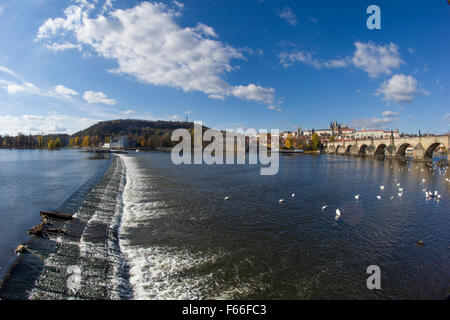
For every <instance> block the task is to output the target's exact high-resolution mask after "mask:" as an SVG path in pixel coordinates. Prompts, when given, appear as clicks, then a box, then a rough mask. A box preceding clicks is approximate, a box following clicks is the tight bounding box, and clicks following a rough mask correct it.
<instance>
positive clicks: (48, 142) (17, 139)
mask: <svg viewBox="0 0 450 320" xmlns="http://www.w3.org/2000/svg"><path fill="white" fill-rule="evenodd" d="M68 137H69V136H68V135H31V134H30V135H25V134H22V133H19V134H18V135H17V136H9V135H5V136H1V135H0V148H19V149H34V148H46V149H47V148H48V149H59V148H62V147H65V146H66V145H67V144H66V143H65V141H68Z"/></svg>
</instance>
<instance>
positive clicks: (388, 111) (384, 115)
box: [381, 110, 399, 117]
mask: <svg viewBox="0 0 450 320" xmlns="http://www.w3.org/2000/svg"><path fill="white" fill-rule="evenodd" d="M398 114H399V113H398V112H394V111H391V110H386V111H383V113H382V114H381V115H382V116H383V117H392V116H398Z"/></svg>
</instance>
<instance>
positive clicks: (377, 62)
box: [352, 42, 404, 78]
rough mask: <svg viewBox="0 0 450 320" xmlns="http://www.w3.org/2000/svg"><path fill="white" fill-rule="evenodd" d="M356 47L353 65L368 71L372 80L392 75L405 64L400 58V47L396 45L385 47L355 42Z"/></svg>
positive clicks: (391, 44) (371, 43)
mask: <svg viewBox="0 0 450 320" xmlns="http://www.w3.org/2000/svg"><path fill="white" fill-rule="evenodd" d="M355 47H356V51H355V53H354V55H353V58H352V63H353V65H354V66H355V67H357V68H360V69H362V70H364V71H366V72H367V73H368V74H369V77H371V78H374V77H377V76H379V75H382V74H391V73H392V69H397V68H399V67H400V65H401V64H403V63H404V62H403V60H402V59H401V58H400V54H399V52H398V46H397V45H396V44H394V43H390V44H389V45H386V46H383V45H377V44H376V43H373V42H367V43H362V42H355Z"/></svg>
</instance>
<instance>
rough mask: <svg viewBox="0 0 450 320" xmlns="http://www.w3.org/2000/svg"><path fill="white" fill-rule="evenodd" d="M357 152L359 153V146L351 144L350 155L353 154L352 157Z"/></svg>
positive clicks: (356, 154) (355, 155)
mask: <svg viewBox="0 0 450 320" xmlns="http://www.w3.org/2000/svg"><path fill="white" fill-rule="evenodd" d="M358 154H359V147H358V145H356V146H351V147H350V155H352V156H354V157H357V156H358Z"/></svg>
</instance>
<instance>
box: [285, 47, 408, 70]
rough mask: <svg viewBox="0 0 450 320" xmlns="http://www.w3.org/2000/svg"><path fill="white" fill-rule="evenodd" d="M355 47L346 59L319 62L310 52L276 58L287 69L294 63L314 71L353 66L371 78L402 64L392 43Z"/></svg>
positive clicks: (291, 53)
mask: <svg viewBox="0 0 450 320" xmlns="http://www.w3.org/2000/svg"><path fill="white" fill-rule="evenodd" d="M355 47H356V50H355V52H354V53H353V56H351V57H346V58H338V59H330V60H321V59H318V58H315V57H314V55H313V54H312V53H310V52H307V51H299V50H294V51H292V52H282V53H280V54H279V55H278V58H279V59H280V63H281V64H282V65H283V66H284V67H288V66H290V65H292V64H293V63H295V62H302V63H305V64H307V65H310V66H312V67H314V68H316V69H322V68H346V67H348V66H350V65H353V66H354V67H356V68H359V69H362V70H364V71H366V72H367V73H368V74H369V77H371V78H374V77H377V76H379V75H382V74H391V73H392V69H396V68H399V67H400V65H401V64H403V63H404V62H403V60H402V59H401V58H400V55H399V52H398V46H397V45H395V44H393V43H390V44H389V45H386V46H383V45H377V44H375V43H373V42H367V43H362V42H355Z"/></svg>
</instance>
